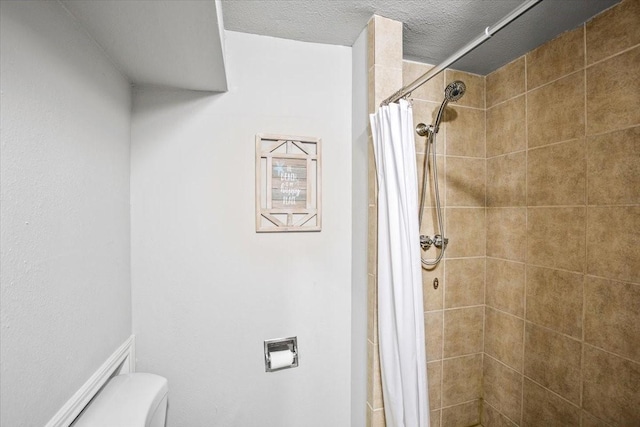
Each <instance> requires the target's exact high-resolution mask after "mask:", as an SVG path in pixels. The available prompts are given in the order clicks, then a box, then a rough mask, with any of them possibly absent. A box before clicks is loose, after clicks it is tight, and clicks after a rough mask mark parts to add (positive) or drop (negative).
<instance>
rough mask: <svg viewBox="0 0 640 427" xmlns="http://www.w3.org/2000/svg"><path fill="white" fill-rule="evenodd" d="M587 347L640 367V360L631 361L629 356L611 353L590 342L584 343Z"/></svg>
mask: <svg viewBox="0 0 640 427" xmlns="http://www.w3.org/2000/svg"><path fill="white" fill-rule="evenodd" d="M587 346H589V347H592V348H595V349H596V350H600V351H601V352H603V353H607V354H608V355H610V356H615V357H617V358H619V359H622V360H624V361H626V362H630V363H633V364H634V365H638V367H640V360H633V359H629V357H628V356H623V355H621V354H618V353H614V352H612V351H610V350H607V349H606V348H602V347H598V346H597V345H594V344H591V343H589V342H585V343H584V345H583V347H587Z"/></svg>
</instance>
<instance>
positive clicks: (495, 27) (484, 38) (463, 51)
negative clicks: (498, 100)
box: [380, 0, 542, 107]
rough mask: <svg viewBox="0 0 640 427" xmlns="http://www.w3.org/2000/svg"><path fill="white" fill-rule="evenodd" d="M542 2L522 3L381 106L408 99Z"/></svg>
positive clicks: (539, 0)
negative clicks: (450, 66) (437, 75)
mask: <svg viewBox="0 0 640 427" xmlns="http://www.w3.org/2000/svg"><path fill="white" fill-rule="evenodd" d="M541 1H542V0H528V1H526V2H524V3H522V4H521V5H520V6H518V7H517V8H515V9H514V10H513V11H511V13H509V14H508V15H506V16H505V17H504V18H502V19H501V20H500V21H498V22H496V23H495V24H494V25H492V26H490V27H487V28H485V29H484V33H482V34H480V35H479V36H478V37H476V38H475V39H473V40H472V41H470V42H469V43H467V44H466V45H465V46H463V47H462V48H461V49H459V50H458V51H456V52H455V53H454V54H453V55H451V56H449V57H448V58H447V59H445V60H444V61H442V62H441V63H440V64H438V65H436V66H435V67H433V68H431V69H430V70H429V71H427V72H426V73H424V74H423V75H422V76H420V77H418V78H417V79H416V80H415V81H414V82H413V83H409V84H408V85H406V86H404V87H402V88H401V89H400V90H398V91H397V92H396V93H394V94H393V95H391V96H390V97H389V98H387V99H385V100H384V101H382V103H381V104H380V106H381V107H382V106H383V105H388V104H390V103H392V102H396V101H398V100H400V99H402V98H404V97H406V96H407V95H410V94H411V92H413V91H414V90H416V89H417V88H419V87H420V86H422V85H423V84H425V83H426V82H428V81H429V80H431V79H432V78H433V77H435V75H436V74H438V73H440V72H441V71H442V70H444V69H445V68H447V67H448V66H449V65H451V64H453V63H454V62H456V61H457V60H458V59H460V58H462V57H463V56H465V55H466V54H467V53H469V52H471V51H472V50H473V49H475V48H476V47H478V46H480V45H481V44H482V43H484V42H485V41H487V40H488V39H490V38H491V37H492V36H493V35H494V34H495V33H497V32H498V31H500V30H501V29H502V28H504V27H506V26H507V25H509V23H511V21H513V20H515V19H516V18H518V17H519V16H520V15H522V14H523V13H525V12H526V11H527V10H529V9H531V8H532V7H533V6H535V5H536V4H537V3H539V2H541Z"/></svg>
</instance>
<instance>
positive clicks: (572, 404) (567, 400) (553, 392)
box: [524, 375, 582, 409]
mask: <svg viewBox="0 0 640 427" xmlns="http://www.w3.org/2000/svg"><path fill="white" fill-rule="evenodd" d="M524 378H525V379H527V380H529V381H531V382H532V383H534V384H535V385H537V386H539V387H542V388H543V389H544V390H545V391H547V392H549V393H551V394H553V395H555V396H556V397H559V398H560V399H562V400H564V401H565V402H566V403H568V404H570V405H571V406H573V407H575V408H577V409H581V408H582V407H581V405H577V404H575V403H574V402H572V401H570V400H569V399H567V398H566V397H564V396H563V395H561V394H559V393H558V392H556V391H553V390H551V389H550V388H548V387H546V386H544V385H543V384H540V383H539V382H537V381H536V380H534V379H532V378H529V377H528V376H526V375H525V376H524Z"/></svg>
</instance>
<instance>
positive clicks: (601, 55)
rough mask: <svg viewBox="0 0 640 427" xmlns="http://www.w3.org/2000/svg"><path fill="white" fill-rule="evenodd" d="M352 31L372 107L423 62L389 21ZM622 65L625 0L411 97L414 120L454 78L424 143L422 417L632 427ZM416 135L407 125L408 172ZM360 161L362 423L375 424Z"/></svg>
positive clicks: (635, 124)
mask: <svg viewBox="0 0 640 427" xmlns="http://www.w3.org/2000/svg"><path fill="white" fill-rule="evenodd" d="M368 28H369V65H370V73H369V78H370V79H369V80H370V82H369V84H370V96H369V99H370V106H369V107H370V111H371V112H373V111H374V110H375V109H376V107H377V105H378V104H379V103H380V101H382V100H383V99H384V98H386V97H387V96H389V94H391V93H393V92H394V91H395V90H397V89H398V88H400V87H401V86H402V85H403V84H406V83H409V82H411V81H413V80H414V79H415V78H416V77H418V76H420V75H421V74H423V73H424V72H426V71H427V70H428V69H429V67H430V66H428V65H425V64H419V63H414V62H409V61H402V25H401V24H400V23H398V22H394V21H390V20H388V19H384V18H380V17H374V18H373V19H372V20H371V22H370V23H369V27H368ZM638 70H640V1H639V0H623V2H622V3H621V4H620V5H618V6H616V7H614V8H612V9H609V10H608V11H605V12H604V13H602V14H600V15H599V16H597V17H596V18H595V19H593V20H592V21H590V22H588V23H586V24H585V25H583V26H581V27H580V28H577V29H575V30H573V31H570V32H567V33H565V34H563V35H561V36H560V37H558V38H557V39H555V40H553V41H551V42H549V43H547V44H545V45H543V46H541V47H539V48H537V49H535V50H533V51H531V52H529V53H528V54H526V55H524V56H522V57H520V58H518V59H517V60H515V61H513V62H511V63H509V64H507V65H505V66H504V67H502V68H501V69H499V70H497V71H496V72H494V73H491V74H489V75H488V76H486V77H482V76H476V75H472V74H468V73H461V72H458V71H451V70H447V71H446V72H445V73H442V74H440V75H438V76H436V77H435V78H434V79H433V80H431V81H430V82H429V83H428V84H426V85H424V86H423V87H421V88H419V89H418V90H416V91H415V92H414V93H413V94H412V98H413V106H414V118H415V121H416V123H417V122H419V121H423V122H425V123H426V124H429V123H432V122H433V120H434V119H435V115H436V114H437V110H438V107H439V104H440V102H441V101H442V96H443V90H444V87H445V86H446V84H447V83H449V82H450V81H452V80H455V79H460V80H463V81H465V83H466V85H467V94H466V95H465V96H464V97H463V98H462V99H461V100H460V102H458V103H456V104H451V105H450V107H449V108H448V109H447V114H446V115H445V119H444V122H443V126H441V131H440V133H439V134H438V141H437V150H438V168H439V173H440V176H439V183H440V186H441V190H440V191H441V196H442V198H443V205H444V207H445V218H446V219H445V222H446V226H447V231H446V234H447V237H449V238H450V246H449V249H448V250H447V255H446V257H445V260H444V262H441V263H440V264H439V265H438V266H437V267H436V268H434V269H433V270H423V290H424V307H425V325H426V343H425V345H426V348H427V359H428V360H427V368H428V375H429V397H430V404H431V425H432V426H436V427H439V426H443V427H462V426H469V425H474V424H477V423H479V422H480V421H482V424H483V425H484V426H485V427H492V426H498V427H501V426H509V427H513V426H524V425H527V426H550V425H566V426H582V427H591V426H617V425H620V426H627V425H640V387H638V384H640V85H639V84H638V78H639V77H640V72H639V71H638ZM425 147H426V145H425V139H424V138H420V137H418V136H416V149H417V152H418V155H417V159H416V160H417V162H418V173H419V175H420V176H419V180H420V181H419V182H421V179H422V174H423V173H424V167H423V163H424V156H425ZM369 157H370V160H371V161H370V171H371V172H370V179H369V181H370V188H369V202H370V209H369V224H370V227H369V228H370V237H369V238H370V244H369V248H370V253H369V265H370V269H369V288H370V291H369V351H370V355H369V385H368V390H369V393H368V412H367V426H374V427H378V426H384V409H383V406H384V405H383V402H382V394H381V385H380V375H379V362H378V356H377V332H376V331H377V322H376V320H377V319H376V314H377V313H376V302H375V299H376V293H375V287H376V276H375V274H376V269H375V261H376V253H375V232H376V215H375V212H376V199H375V192H376V189H375V175H374V171H375V167H374V166H373V160H372V159H373V155H372V152H371V151H370V153H369ZM426 197H427V199H426V204H427V208H426V209H425V212H424V218H425V220H424V224H423V230H422V232H423V233H426V234H433V223H434V220H435V210H434V209H433V206H434V204H435V202H434V194H433V191H431V193H430V194H427V196H426ZM434 254H435V252H434V250H433V249H432V250H430V251H429V253H428V256H429V257H433V256H434ZM436 277H437V278H438V280H439V282H440V286H439V287H438V289H434V288H433V286H432V282H433V279H434V278H436Z"/></svg>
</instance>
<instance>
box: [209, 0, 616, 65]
mask: <svg viewBox="0 0 640 427" xmlns="http://www.w3.org/2000/svg"><path fill="white" fill-rule="evenodd" d="M618 2H619V0H543V1H542V2H540V3H538V4H537V5H536V6H534V8H533V9H531V10H529V11H528V12H527V13H525V15H523V16H522V17H520V18H518V19H517V20H516V21H514V22H513V23H512V24H511V25H509V26H507V27H506V28H504V29H503V30H502V31H500V32H498V33H497V34H496V35H495V36H494V37H493V38H491V39H490V40H489V41H487V42H486V43H484V44H483V45H482V46H480V47H479V48H477V49H476V50H475V51H473V52H472V53H470V54H469V55H467V56H466V57H465V58H464V59H462V60H460V61H458V62H457V63H456V64H454V65H453V67H454V68H457V69H459V70H463V71H468V72H472V73H477V74H482V75H485V74H488V73H490V72H491V71H493V70H495V69H497V68H499V67H500V66H502V65H504V64H506V63H508V62H510V61H511V60H512V59H515V58H517V57H519V56H521V55H522V54H524V53H526V52H528V51H529V50H531V49H533V48H535V47H537V46H539V45H541V44H542V43H544V42H546V41H547V40H550V39H552V38H554V37H555V36H557V35H558V34H560V33H562V32H564V31H567V30H570V29H572V28H575V27H577V26H578V25H580V24H582V23H583V22H585V21H587V20H589V18H591V17H592V16H594V15H595V14H597V13H599V12H600V11H602V10H604V9H607V8H609V7H611V6H612V5H614V4H616V3H618ZM521 3H523V0H402V1H400V0H350V1H342V0H259V1H257V0H223V1H222V11H223V17H224V26H225V29H227V30H232V31H240V32H245V33H253V34H260V35H265V36H272V37H281V38H286V39H294V40H300V41H307V42H315V43H327V44H337V45H344V46H351V45H353V43H354V42H355V40H356V38H357V37H358V35H359V34H360V32H361V31H362V30H363V29H364V28H365V26H366V25H367V22H368V20H369V18H370V17H371V16H372V15H373V14H377V15H380V16H384V17H387V18H391V19H394V20H397V21H401V22H403V23H404V43H403V45H404V47H403V49H404V57H405V58H406V59H411V60H416V61H420V62H426V63H430V64H437V63H439V62H441V61H442V60H444V59H445V58H447V57H448V56H450V55H451V54H453V53H454V52H455V51H456V50H458V49H459V48H461V47H462V46H464V45H465V44H467V43H468V42H469V41H471V40H472V39H474V38H475V37H477V36H478V35H480V34H481V33H482V32H483V31H484V29H485V28H486V27H488V26H491V25H493V24H494V23H496V22H497V21H498V20H500V19H501V18H502V17H504V16H505V15H507V14H508V13H509V12H511V11H512V10H513V9H514V8H516V7H517V6H518V5H520V4H521Z"/></svg>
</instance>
